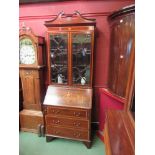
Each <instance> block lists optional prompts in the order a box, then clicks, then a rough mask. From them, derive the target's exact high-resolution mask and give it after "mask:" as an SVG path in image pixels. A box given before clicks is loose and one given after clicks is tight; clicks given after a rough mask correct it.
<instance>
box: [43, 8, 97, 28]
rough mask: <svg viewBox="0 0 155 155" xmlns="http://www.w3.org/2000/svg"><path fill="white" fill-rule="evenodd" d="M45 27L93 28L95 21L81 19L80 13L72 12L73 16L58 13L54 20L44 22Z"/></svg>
mask: <svg viewBox="0 0 155 155" xmlns="http://www.w3.org/2000/svg"><path fill="white" fill-rule="evenodd" d="M44 25H45V26H46V27H56V26H78V25H80V26H91V25H92V26H95V25H96V19H88V18H85V17H83V16H82V15H81V14H80V12H78V11H74V13H73V14H65V13H64V12H63V11H62V12H60V13H59V14H58V15H57V16H56V17H55V18H54V19H52V20H49V21H45V24H44Z"/></svg>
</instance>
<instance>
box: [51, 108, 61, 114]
mask: <svg viewBox="0 0 155 155" xmlns="http://www.w3.org/2000/svg"><path fill="white" fill-rule="evenodd" d="M52 112H53V113H55V114H58V113H60V110H54V109H53V110H52Z"/></svg>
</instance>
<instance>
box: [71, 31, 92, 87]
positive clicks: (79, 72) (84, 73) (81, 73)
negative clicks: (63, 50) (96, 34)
mask: <svg viewBox="0 0 155 155" xmlns="http://www.w3.org/2000/svg"><path fill="white" fill-rule="evenodd" d="M91 42H92V34H91V33H82V32H81V33H79V32H78V33H72V34H71V50H72V84H73V85H82V86H88V85H90V84H91V76H90V75H91V73H90V70H91V57H92V54H91V53H92V44H91Z"/></svg>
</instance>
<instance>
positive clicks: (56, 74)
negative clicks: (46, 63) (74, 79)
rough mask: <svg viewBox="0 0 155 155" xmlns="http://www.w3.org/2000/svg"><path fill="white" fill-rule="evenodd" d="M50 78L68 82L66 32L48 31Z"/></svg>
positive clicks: (52, 80)
mask: <svg viewBox="0 0 155 155" xmlns="http://www.w3.org/2000/svg"><path fill="white" fill-rule="evenodd" d="M49 40H50V64H51V68H50V69H51V72H50V73H51V74H50V80H51V83H53V84H68V33H50V34H49Z"/></svg>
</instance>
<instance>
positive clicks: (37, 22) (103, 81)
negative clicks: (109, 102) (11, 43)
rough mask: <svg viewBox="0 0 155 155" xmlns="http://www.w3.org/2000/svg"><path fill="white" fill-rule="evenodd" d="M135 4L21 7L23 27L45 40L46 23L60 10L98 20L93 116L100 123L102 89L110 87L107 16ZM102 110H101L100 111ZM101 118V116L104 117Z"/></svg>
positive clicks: (75, 3) (121, 0) (119, 1)
mask: <svg viewBox="0 0 155 155" xmlns="http://www.w3.org/2000/svg"><path fill="white" fill-rule="evenodd" d="M132 3H134V1H132V0H128V1H127V0H113V1H112V0H109V1H108V0H105V1H90V2H89V1H70V2H69V1H68V2H67V1H66V2H49V3H39V4H23V5H20V8H19V11H20V13H19V21H20V23H19V24H20V27H21V25H22V22H25V24H26V26H29V27H31V28H32V29H33V31H34V33H35V34H36V35H40V36H43V37H45V31H46V28H45V26H44V22H45V21H46V20H50V19H52V18H54V17H55V16H56V15H57V14H58V13H59V12H60V11H64V12H65V13H67V14H69V13H73V12H74V10H78V11H79V12H80V13H82V14H83V15H84V16H85V17H88V18H95V19H96V23H97V24H96V28H97V35H96V44H95V46H96V47H95V55H94V57H95V60H94V88H95V89H94V100H95V104H94V111H93V113H94V116H93V121H97V122H98V121H99V120H101V118H99V108H100V107H101V108H102V106H100V105H99V104H102V102H100V100H99V88H102V87H105V88H106V87H107V78H108V63H109V62H108V60H109V43H110V42H109V41H110V34H109V25H108V21H107V16H108V15H109V14H110V13H111V12H113V11H115V10H118V9H120V8H122V7H124V6H127V5H130V4H132ZM101 111H102V110H101ZM101 116H102V115H100V117H101Z"/></svg>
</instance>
